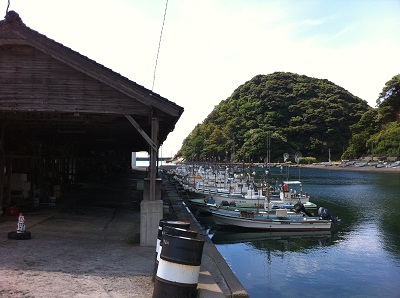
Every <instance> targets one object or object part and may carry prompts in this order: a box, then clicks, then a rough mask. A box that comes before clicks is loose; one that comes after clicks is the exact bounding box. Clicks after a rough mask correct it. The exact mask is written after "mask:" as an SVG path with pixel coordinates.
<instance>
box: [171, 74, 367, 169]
mask: <svg viewBox="0 0 400 298" xmlns="http://www.w3.org/2000/svg"><path fill="white" fill-rule="evenodd" d="M365 113H367V115H369V114H368V113H370V114H371V115H370V116H371V117H374V109H372V108H371V107H369V106H368V104H367V102H366V101H364V100H362V99H360V98H358V97H356V96H354V95H352V94H351V93H350V92H348V91H347V90H345V89H343V88H342V87H339V86H337V85H335V84H334V83H332V82H330V81H328V80H324V79H316V78H311V77H307V76H304V75H297V74H293V73H286V72H276V73H272V74H269V75H257V76H255V77H254V78H252V79H251V80H250V81H248V82H246V83H245V84H243V85H241V86H239V87H238V88H237V89H236V90H235V91H234V92H233V93H232V95H231V96H230V97H229V98H227V99H226V100H223V101H221V102H220V103H219V104H218V105H217V106H215V108H214V110H213V111H212V112H211V113H210V114H209V115H208V117H207V118H206V119H205V120H204V121H203V122H202V123H201V124H198V125H197V126H196V127H195V128H194V129H193V131H192V132H191V133H190V134H189V135H188V136H187V137H186V138H185V140H184V142H183V144H182V147H181V150H180V151H179V152H178V156H183V157H185V158H186V159H187V160H203V161H205V160H209V161H210V160H214V161H228V160H229V161H231V160H234V161H244V162H260V161H261V162H262V161H265V160H266V158H267V159H268V160H269V161H271V162H274V161H275V162H276V161H283V154H284V153H288V154H289V155H290V156H291V158H290V159H291V160H293V156H294V154H295V152H298V151H299V152H301V153H302V156H303V157H313V158H315V159H316V160H319V161H327V160H328V158H329V157H328V152H330V154H331V158H332V160H333V159H339V158H340V157H341V156H342V155H343V153H344V152H345V150H346V149H347V148H348V146H349V141H350V140H353V139H352V134H353V132H352V129H354V130H357V127H356V126H357V124H358V122H359V120H360V119H362V116H363V115H364V114H365ZM364 117H367V116H364ZM364 120H365V121H366V123H365V126H367V125H368V124H370V123H369V122H368V119H366V118H365V119H364ZM364 128H365V127H361V128H359V129H358V131H359V132H360V133H361V132H362V131H363V130H364ZM374 132H375V131H374V130H371V134H372V133H374ZM354 143H356V140H354ZM356 147H357V146H354V148H355V149H356ZM357 148H358V147H357ZM349 154H350V155H351V154H352V153H349Z"/></svg>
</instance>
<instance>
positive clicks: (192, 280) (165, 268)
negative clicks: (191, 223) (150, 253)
mask: <svg viewBox="0 0 400 298" xmlns="http://www.w3.org/2000/svg"><path fill="white" fill-rule="evenodd" d="M204 243H205V241H204V240H201V239H197V238H188V237H182V236H173V235H169V234H164V235H163V239H162V250H161V256H160V262H159V265H158V270H157V276H156V280H155V283H154V292H153V298H162V297H168V298H169V297H176V298H181V297H182V298H188V297H190V298H191V297H197V283H198V280H199V273H200V265H201V258H202V256H203V247H204Z"/></svg>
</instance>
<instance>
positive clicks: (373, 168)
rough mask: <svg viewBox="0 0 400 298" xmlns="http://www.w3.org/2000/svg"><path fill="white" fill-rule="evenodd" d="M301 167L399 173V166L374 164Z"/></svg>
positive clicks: (304, 166) (302, 166)
mask: <svg viewBox="0 0 400 298" xmlns="http://www.w3.org/2000/svg"><path fill="white" fill-rule="evenodd" d="M300 167H301V168H306V169H322V170H331V171H346V172H370V173H395V174H400V167H395V168H387V167H381V168H377V167H375V166H368V165H366V166H363V167H355V166H347V167H340V166H336V165H331V166H325V165H300Z"/></svg>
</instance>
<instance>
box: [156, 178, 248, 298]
mask: <svg viewBox="0 0 400 298" xmlns="http://www.w3.org/2000/svg"><path fill="white" fill-rule="evenodd" d="M163 189H164V191H165V192H166V193H167V196H168V199H169V200H170V208H172V209H173V211H172V212H173V213H174V214H175V216H176V217H177V219H178V220H182V221H188V222H190V223H191V227H194V226H195V227H196V230H198V232H199V233H198V236H197V237H198V238H199V239H202V240H204V241H205V244H204V249H203V256H202V264H201V266H200V275H199V281H198V286H197V289H198V297H199V298H218V297H221V298H222V297H232V298H242V297H243V298H244V297H250V296H249V294H248V293H247V292H246V290H245V289H244V287H243V285H242V284H241V283H240V281H239V280H238V278H237V277H236V275H235V274H234V273H233V271H232V270H231V268H230V267H229V265H228V264H227V263H226V261H225V259H224V258H223V257H222V255H221V254H220V253H219V251H218V250H217V248H216V247H215V245H214V243H213V242H212V241H211V239H210V238H209V237H208V236H207V234H206V232H205V231H204V229H203V228H202V226H201V225H200V223H199V222H198V221H197V219H196V217H195V216H194V215H193V213H192V212H191V211H190V210H189V208H188V206H187V205H186V203H185V202H184V201H183V199H182V197H181V196H180V195H179V193H178V191H177V189H176V188H175V187H174V186H173V185H172V184H171V183H170V182H169V181H167V180H165V179H164V181H163ZM191 229H194V228H191Z"/></svg>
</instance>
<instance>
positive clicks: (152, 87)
mask: <svg viewBox="0 0 400 298" xmlns="http://www.w3.org/2000/svg"><path fill="white" fill-rule="evenodd" d="M167 8H168V0H167V2H166V3H165V10H164V18H163V22H162V26H161V33H160V40H159V41H158V49H157V56H156V63H155V65H154V72H153V84H152V86H151V91H153V89H154V83H155V81H156V71H157V64H158V56H159V54H160V48H161V40H162V36H163V31H164V24H165V17H166V15H167Z"/></svg>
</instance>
